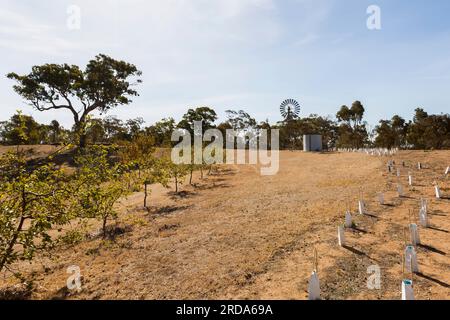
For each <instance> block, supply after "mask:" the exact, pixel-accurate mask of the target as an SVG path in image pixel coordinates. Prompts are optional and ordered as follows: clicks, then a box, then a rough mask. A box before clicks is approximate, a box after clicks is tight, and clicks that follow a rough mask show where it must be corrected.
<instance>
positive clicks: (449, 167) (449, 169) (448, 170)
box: [444, 166, 450, 175]
mask: <svg viewBox="0 0 450 320" xmlns="http://www.w3.org/2000/svg"><path fill="white" fill-rule="evenodd" d="M449 173H450V166H448V167H447V169H445V173H444V174H445V175H448V174H449Z"/></svg>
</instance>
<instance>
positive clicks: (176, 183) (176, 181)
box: [175, 176, 178, 193]
mask: <svg viewBox="0 0 450 320" xmlns="http://www.w3.org/2000/svg"><path fill="white" fill-rule="evenodd" d="M175 193H178V179H177V176H175Z"/></svg>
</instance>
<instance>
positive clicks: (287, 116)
mask: <svg viewBox="0 0 450 320" xmlns="http://www.w3.org/2000/svg"><path fill="white" fill-rule="evenodd" d="M280 113H281V116H282V117H283V119H284V120H283V123H284V124H285V126H286V128H287V131H288V139H289V141H290V143H291V150H293V149H294V146H295V141H296V139H297V137H295V136H294V135H293V133H292V131H293V124H294V121H295V120H297V119H298V118H299V117H298V115H299V114H300V104H299V103H298V102H297V101H295V100H294V99H286V100H284V101H283V102H282V103H281V105H280Z"/></svg>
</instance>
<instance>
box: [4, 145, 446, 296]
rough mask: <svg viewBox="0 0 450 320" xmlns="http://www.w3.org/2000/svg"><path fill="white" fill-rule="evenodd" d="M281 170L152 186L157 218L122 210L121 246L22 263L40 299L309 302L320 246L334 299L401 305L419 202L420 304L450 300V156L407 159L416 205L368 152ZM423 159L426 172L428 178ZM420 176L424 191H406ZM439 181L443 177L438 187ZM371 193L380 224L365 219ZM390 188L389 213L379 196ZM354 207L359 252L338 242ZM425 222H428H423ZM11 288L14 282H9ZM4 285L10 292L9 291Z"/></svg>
mask: <svg viewBox="0 0 450 320" xmlns="http://www.w3.org/2000/svg"><path fill="white" fill-rule="evenodd" d="M280 156H281V159H280V160H281V163H280V171H279V173H278V174H277V175H275V176H261V175H260V174H259V170H257V168H256V167H255V166H245V165H241V166H223V167H221V168H220V169H219V170H218V172H217V173H216V174H215V175H212V176H209V177H207V178H206V179H205V180H200V179H199V177H198V175H196V176H195V178H194V182H195V183H196V186H195V187H192V186H186V185H185V186H183V187H182V190H183V191H184V193H182V195H181V196H180V195H174V194H173V190H167V189H163V188H161V187H159V186H154V187H152V195H151V197H150V203H151V204H152V209H151V210H150V212H146V211H144V210H142V209H141V206H142V201H143V200H142V199H143V194H142V193H135V194H133V195H131V196H129V197H128V198H127V199H124V200H123V201H122V202H121V205H120V210H121V215H120V219H119V220H120V222H119V224H120V225H121V226H128V228H127V229H126V232H125V233H123V234H121V235H118V236H117V237H116V238H115V240H114V241H106V242H105V241H102V240H100V239H97V238H95V239H92V240H89V241H84V242H83V243H81V244H78V245H75V246H72V247H65V248H59V249H58V250H56V252H55V257H54V258H53V259H52V260H50V259H48V258H44V257H39V258H38V259H36V261H35V262H34V263H33V264H32V265H25V264H22V265H19V266H15V267H18V268H20V269H21V270H23V271H25V273H26V274H27V275H28V276H30V275H31V274H32V273H33V274H34V278H35V283H36V289H35V290H34V292H33V294H32V298H34V299H51V298H72V299H221V298H224V299H237V298H250V299H305V298H307V292H306V289H307V281H308V277H309V275H310V272H311V270H312V255H313V248H317V250H318V253H319V276H320V280H321V286H322V288H321V289H322V295H323V298H326V299H399V298H400V285H401V279H402V272H401V256H400V255H401V251H402V248H403V246H404V238H403V231H402V230H403V228H404V227H405V226H407V225H408V222H409V218H408V209H414V217H415V219H416V217H417V214H418V208H419V199H420V197H426V198H427V199H429V208H430V211H431V214H430V219H431V223H432V224H433V226H434V228H433V229H426V230H424V229H422V228H421V229H420V236H421V238H422V242H423V243H424V244H425V245H426V246H424V247H419V248H418V260H419V265H420V268H421V271H422V273H423V275H420V276H415V294H416V298H417V299H449V298H450V295H449V292H450V290H449V284H450V263H449V258H448V253H449V252H448V251H449V248H450V233H449V232H450V221H449V219H448V214H449V211H450V210H449V209H450V200H449V199H448V198H447V199H441V200H436V199H434V191H433V187H432V185H431V183H432V182H433V181H434V180H438V181H439V183H440V185H441V189H442V191H443V193H444V195H445V196H447V197H450V181H449V179H450V178H446V179H443V178H442V175H443V173H444V170H445V167H446V166H448V165H450V163H449V162H450V161H449V159H450V152H448V151H442V152H438V151H436V152H421V151H414V152H400V154H399V155H397V156H395V157H394V158H395V160H396V162H397V163H400V162H401V160H406V162H407V163H406V165H407V167H406V168H405V169H402V176H401V178H400V179H401V181H402V182H403V185H404V188H405V192H406V195H407V197H405V198H402V199H399V198H398V197H397V195H396V191H395V190H396V183H397V177H396V176H395V174H388V173H387V172H386V168H385V163H386V161H387V158H377V157H370V156H367V155H364V154H306V153H302V152H281V155H280ZM417 161H421V162H422V163H424V164H425V167H426V169H424V170H422V171H418V170H417V169H416V166H415V164H416V163H417ZM408 170H411V171H412V172H413V174H414V177H415V182H416V186H414V188H411V189H408V188H407V177H406V174H407V171H408ZM439 177H441V178H440V179H439ZM360 187H362V188H363V189H364V196H365V199H366V201H367V205H368V210H369V212H370V214H371V216H357V215H356V211H357V198H358V192H359V189H360ZM379 191H385V192H386V193H385V198H386V202H387V203H389V204H391V205H390V206H380V205H378V203H377V201H376V194H377V192H379ZM347 203H350V205H351V208H352V211H353V212H354V213H355V215H354V219H355V221H356V224H357V227H358V229H359V230H354V231H346V237H347V242H348V246H349V247H348V248H347V249H346V248H341V247H339V246H338V245H337V225H338V224H342V223H343V221H344V212H345V209H346V205H347ZM416 220H417V219H416ZM373 264H377V265H379V266H380V267H381V271H382V278H381V279H382V283H381V285H382V288H381V290H369V289H368V288H367V286H366V281H367V277H368V276H369V274H367V267H368V266H370V265H373ZM69 265H78V266H80V268H81V273H82V276H83V278H82V284H83V290H82V292H81V293H78V294H70V293H69V292H68V291H67V289H65V286H66V279H67V277H68V274H66V268H67V267H68V266H69ZM1 279H2V280H0V281H3V286H7V285H10V284H11V283H12V279H10V278H8V279H5V278H1ZM0 286H1V285H0Z"/></svg>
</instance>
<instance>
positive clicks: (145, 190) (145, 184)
mask: <svg viewBox="0 0 450 320" xmlns="http://www.w3.org/2000/svg"><path fill="white" fill-rule="evenodd" d="M144 208H145V209H147V182H145V183H144Z"/></svg>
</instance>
